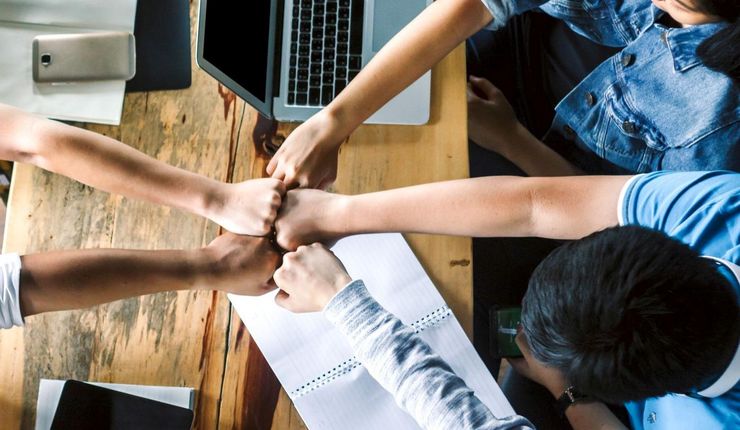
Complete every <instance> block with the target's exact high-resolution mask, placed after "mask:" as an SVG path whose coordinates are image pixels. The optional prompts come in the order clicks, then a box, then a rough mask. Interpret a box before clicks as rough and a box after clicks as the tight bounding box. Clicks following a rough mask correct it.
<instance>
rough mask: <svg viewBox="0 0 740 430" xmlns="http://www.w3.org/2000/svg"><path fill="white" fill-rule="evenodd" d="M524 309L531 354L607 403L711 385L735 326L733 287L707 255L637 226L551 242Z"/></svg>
mask: <svg viewBox="0 0 740 430" xmlns="http://www.w3.org/2000/svg"><path fill="white" fill-rule="evenodd" d="M522 306H523V309H522V325H523V331H524V334H525V336H526V339H527V341H528V342H529V346H530V348H531V350H532V354H533V356H534V357H535V358H536V359H537V360H539V361H541V362H542V363H544V364H545V365H547V366H550V367H554V368H557V369H559V370H561V371H562V372H563V373H564V375H565V377H566V378H567V379H568V380H569V381H570V382H571V383H572V384H573V385H575V386H576V387H577V388H578V389H579V390H580V391H583V392H584V393H586V394H590V395H592V396H594V397H596V398H599V399H601V400H604V401H606V402H613V403H621V402H625V401H629V400H638V399H644V398H647V397H654V396H661V395H665V394H667V393H689V392H695V391H698V390H701V389H703V388H705V387H707V386H709V385H710V384H712V383H713V382H714V381H715V380H716V379H717V378H718V377H719V375H720V374H721V373H722V372H723V371H724V370H725V368H726V366H727V365H728V364H729V362H730V360H731V359H732V357H733V355H734V353H735V349H736V346H737V341H738V330H739V329H740V319H739V315H738V304H737V298H736V296H735V292H734V291H733V288H732V286H731V285H730V283H729V281H728V280H727V279H726V278H725V277H724V276H723V275H721V274H720V273H719V272H718V270H717V266H716V264H715V263H714V262H713V261H711V260H709V259H706V258H702V257H700V256H699V255H698V254H697V253H696V252H694V251H693V250H691V249H690V248H689V247H688V246H686V245H684V244H682V243H680V242H678V241H676V240H674V239H671V238H669V237H668V236H666V235H664V234H662V233H659V232H655V231H652V230H648V229H645V228H642V227H635V226H629V227H615V228H610V229H607V230H604V231H601V232H598V233H595V234H592V235H590V236H588V237H586V238H584V239H581V240H579V241H575V242H570V243H567V244H565V245H563V246H561V247H560V248H558V249H556V250H555V251H554V252H552V253H551V254H550V255H549V256H548V257H547V258H546V259H545V260H543V261H542V263H541V264H540V265H539V266H538V267H537V268H536V269H535V271H534V273H533V274H532V278H531V279H530V282H529V289H528V291H527V294H526V295H525V298H524V301H523V305H522Z"/></svg>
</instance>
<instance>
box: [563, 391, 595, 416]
mask: <svg viewBox="0 0 740 430" xmlns="http://www.w3.org/2000/svg"><path fill="white" fill-rule="evenodd" d="M591 400H593V399H592V398H591V397H589V396H587V395H585V394H583V393H581V392H580V391H578V390H577V389H576V387H575V386H573V385H571V386H570V387H568V388H566V389H565V391H563V394H561V395H560V397H558V400H557V406H558V410H559V411H560V414H561V415H565V410H566V409H568V407H569V406H570V405H572V404H574V403H578V402H588V401H591Z"/></svg>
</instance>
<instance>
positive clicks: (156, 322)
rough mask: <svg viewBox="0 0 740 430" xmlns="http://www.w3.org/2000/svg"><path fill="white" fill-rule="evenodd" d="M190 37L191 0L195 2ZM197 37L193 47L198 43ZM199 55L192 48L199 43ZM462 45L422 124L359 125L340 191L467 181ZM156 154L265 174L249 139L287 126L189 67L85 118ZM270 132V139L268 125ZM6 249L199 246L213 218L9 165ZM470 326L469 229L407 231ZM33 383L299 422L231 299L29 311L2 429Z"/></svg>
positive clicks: (2, 362) (5, 351)
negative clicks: (72, 384)
mask: <svg viewBox="0 0 740 430" xmlns="http://www.w3.org/2000/svg"><path fill="white" fill-rule="evenodd" d="M191 5H192V6H191V22H192V24H193V37H194V36H195V20H196V19H195V17H196V11H197V7H198V4H197V2H192V3H191ZM194 46H195V44H194V43H193V49H194ZM193 52H194V51H193ZM464 69H465V66H464V49H463V48H462V47H460V48H458V49H457V50H455V51H454V52H453V53H452V54H451V55H450V56H449V57H448V58H447V59H445V60H444V61H443V62H442V63H440V64H439V65H438V66H437V67H436V68H435V69H434V73H433V79H432V87H433V93H432V94H433V96H432V118H431V121H430V123H429V125H426V126H423V127H398V126H392V127H391V126H364V127H362V128H361V129H360V130H358V131H357V132H356V133H354V134H353V135H352V137H351V138H350V141H349V143H348V144H346V145H345V146H344V147H343V149H342V151H341V157H340V170H339V178H338V180H337V182H336V185H335V190H336V191H337V192H341V193H345V194H356V193H361V192H369V191H377V190H383V189H389V188H395V187H400V186H405V185H412V184H420V183H426V182H432V181H439V180H445V179H456V178H464V177H467V176H468V159H467V133H466V102H465V71H464ZM86 127H87V128H89V129H91V130H94V131H97V132H99V133H102V134H105V135H108V136H113V137H115V138H117V139H119V140H122V141H123V142H126V143H127V144H129V145H131V146H133V147H135V148H137V149H139V150H141V151H143V152H145V153H147V154H149V155H151V156H154V157H156V158H158V159H160V160H163V161H166V162H168V163H171V164H174V165H177V166H180V167H182V168H184V169H189V170H192V171H196V172H199V173H201V174H204V175H207V176H210V177H214V178H218V179H221V180H226V181H241V180H245V179H248V178H254V177H260V176H263V175H264V167H265V165H266V161H267V158H266V157H265V156H264V155H262V154H261V153H260V152H259V151H255V146H256V145H255V141H257V145H259V142H260V141H263V140H265V139H272V140H273V142H275V141H278V142H279V141H281V140H282V139H284V136H286V135H287V134H288V133H289V132H290V130H291V129H292V128H294V127H293V126H290V125H280V126H278V127H277V129H276V130H272V129H271V127H270V124H269V123H265V122H264V121H259V122H258V116H257V114H256V113H255V111H254V110H253V109H251V108H250V107H248V106H245V104H244V102H243V101H241V100H240V99H238V98H237V97H236V96H235V95H234V94H232V93H231V92H229V91H228V90H226V89H225V88H224V87H222V86H221V85H219V84H218V83H217V82H216V81H215V80H214V79H212V78H211V77H209V76H208V75H206V74H205V73H204V72H202V71H200V70H198V68H197V66H196V65H195V64H194V63H193V85H192V87H191V88H190V89H188V90H185V91H172V92H153V93H141V94H130V95H127V96H126V101H125V107H124V113H123V120H122V124H121V126H120V127H107V126H92V125H90V126H86ZM275 132H276V133H277V134H276V135H273V133H275ZM6 224H7V225H6V240H5V243H4V248H3V252H19V253H21V254H25V253H34V252H42V251H48V250H60V249H79V248H96V247H100V248H111V247H115V248H138V249H168V248H169V249H171V248H195V247H199V246H202V245H205V244H207V243H208V242H209V241H210V240H211V239H213V238H214V237H215V236H216V235H217V234H218V226H216V225H214V224H213V223H211V222H208V221H206V220H204V219H202V218H199V217H196V216H193V215H189V214H186V213H183V212H180V211H177V210H173V209H169V208H166V207H159V206H155V205H151V204H147V203H142V202H138V201H132V200H128V199H126V198H123V197H121V196H117V195H109V194H106V193H104V192H100V191H96V190H93V189H91V188H88V187H86V186H83V185H81V184H79V183H76V182H74V181H71V180H68V179H66V178H64V177H61V176H58V175H54V174H50V173H47V172H43V171H41V170H39V169H37V168H34V167H31V166H28V165H20V164H18V165H17V166H16V169H15V172H14V176H13V180H12V184H11V197H10V202H9V208H8V216H7V223H6ZM407 239H408V241H409V242H410V244H411V246H412V248H413V249H414V251H415V253H416V255H417V256H418V257H419V258H420V260H421V262H422V264H423V265H424V267H425V268H426V270H427V271H428V273H429V274H430V276H431V278H432V279H433V281H434V282H435V284H436V285H437V286H438V287H439V289H440V290H441V292H442V295H443V296H444V297H445V299H446V300H447V302H448V304H449V305H450V307H451V308H452V309H453V311H454V313H455V315H456V316H457V317H458V319H460V321H461V323H462V325H463V327H464V328H465V329H466V330H467V332H468V334H470V333H472V289H471V275H472V265H471V247H470V240H469V239H465V238H450V237H434V236H419V235H409V236H407ZM40 378H53V379H80V380H89V381H103V382H118V383H129V384H149V385H168V386H187V387H195V388H196V389H197V396H196V397H197V400H196V402H197V403H196V414H195V417H196V418H195V428H198V429H215V428H225V429H230V428H248V429H268V428H273V429H301V428H305V426H304V425H303V423H302V421H301V419H300V417H299V416H298V414H297V412H296V411H295V409H294V408H293V407H292V405H291V403H290V400H289V399H288V397H287V395H286V394H285V392H284V391H283V390H281V389H279V385H277V382H276V380H275V377H274V375H273V374H272V372H271V371H270V370H269V367H267V365H266V363H265V362H264V359H263V358H262V356H261V354H260V353H259V350H258V348H257V347H256V345H255V344H254V342H253V341H252V340H251V338H250V337H249V334H248V333H247V331H246V330H245V327H244V325H243V324H242V323H241V321H240V320H239V317H238V316H237V315H236V313H235V312H232V309H231V306H230V304H229V301H228V299H227V298H226V295H225V294H220V293H215V292H197V293H196V292H180V293H165V294H157V295H152V296H147V297H141V298H136V299H130V300H123V301H119V302H115V303H111V304H109V305H105V306H99V307H96V308H91V309H86V310H82V311H74V312H59V313H53V314H48V315H42V316H35V317H31V318H29V319H28V321H27V322H26V326H25V328H22V329H21V328H16V329H13V330H6V331H3V332H1V333H0V387H2V389H1V390H0V428H2V429H12V428H18V427H21V428H32V427H33V423H34V422H35V406H36V397H37V393H38V384H39V379H40Z"/></svg>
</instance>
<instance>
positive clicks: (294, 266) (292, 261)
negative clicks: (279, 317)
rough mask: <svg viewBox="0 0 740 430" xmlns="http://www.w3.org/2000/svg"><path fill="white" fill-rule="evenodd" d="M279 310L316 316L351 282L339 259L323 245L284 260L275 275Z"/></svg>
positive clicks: (288, 255) (300, 248)
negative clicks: (310, 313)
mask: <svg viewBox="0 0 740 430" xmlns="http://www.w3.org/2000/svg"><path fill="white" fill-rule="evenodd" d="M274 278H275V283H276V284H277V286H278V288H280V291H279V292H278V294H277V296H275V301H276V302H277V304H278V305H279V306H282V307H283V308H285V309H287V310H289V311H291V312H317V311H320V310H322V309H324V308H325V307H326V305H327V303H329V301H330V300H331V299H332V297H334V296H335V295H336V294H337V293H338V292H339V291H341V290H342V289H343V288H344V287H345V286H346V285H347V284H349V282H350V281H351V280H352V279H351V278H350V277H349V275H348V274H347V270H346V269H345V268H344V266H343V265H342V263H341V262H340V261H339V259H338V258H337V257H336V256H335V255H334V254H333V253H332V252H331V251H329V250H328V249H326V248H325V247H324V246H323V245H321V244H320V243H314V244H313V245H309V246H300V247H298V250H297V251H295V252H290V253H288V254H285V255H284V256H283V265H282V266H281V267H280V268H279V269H278V270H277V271H276V272H275V275H274Z"/></svg>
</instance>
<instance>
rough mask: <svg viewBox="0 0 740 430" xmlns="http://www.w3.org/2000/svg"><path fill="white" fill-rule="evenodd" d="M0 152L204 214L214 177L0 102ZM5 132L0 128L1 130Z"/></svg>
mask: <svg viewBox="0 0 740 430" xmlns="http://www.w3.org/2000/svg"><path fill="white" fill-rule="evenodd" d="M0 122H5V125H4V126H2V127H1V129H0V150H2V153H1V154H0V155H2V156H4V158H9V159H12V160H14V161H19V162H25V163H30V164H34V165H36V166H38V167H41V168H43V169H46V170H49V171H52V172H55V173H59V174H61V175H64V176H68V177H70V178H72V179H75V180H77V181H79V182H82V183H84V184H87V185H89V186H92V187H95V188H98V189H101V190H104V191H108V192H112V193H117V194H122V195H124V196H127V197H131V198H136V199H141V200H146V201H150V202H153V203H158V204H163V205H167V206H173V207H176V208H179V209H183V210H187V211H189V212H193V213H196V214H198V215H203V216H207V208H208V205H209V204H210V202H211V199H212V198H213V196H214V195H216V193H217V191H218V188H219V184H220V183H219V182H217V181H215V180H212V179H209V178H206V177H204V176H201V175H197V174H195V173H191V172H188V171H185V170H183V169H179V168H176V167H174V166H171V165H169V164H166V163H163V162H161V161H158V160H156V159H154V158H152V157H149V156H147V155H145V154H143V153H141V152H139V151H137V150H135V149H133V148H131V147H129V146H127V145H125V144H123V143H121V142H119V141H117V140H115V139H111V138H109V137H106V136H103V135H100V134H96V133H93V132H90V131H87V130H82V129H79V128H76V127H71V126H68V125H65V124H62V123H58V122H54V121H49V120H45V119H42V118H39V117H36V116H34V115H30V114H27V113H24V112H21V111H19V110H16V109H13V108H9V107H0ZM3 132H4V133H3Z"/></svg>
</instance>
